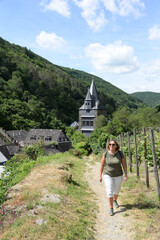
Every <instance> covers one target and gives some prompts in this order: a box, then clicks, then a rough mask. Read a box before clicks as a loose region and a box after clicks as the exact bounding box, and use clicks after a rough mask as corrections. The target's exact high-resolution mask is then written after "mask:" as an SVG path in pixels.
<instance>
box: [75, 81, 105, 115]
mask: <svg viewBox="0 0 160 240" xmlns="http://www.w3.org/2000/svg"><path fill="white" fill-rule="evenodd" d="M85 101H92V109H94V110H98V109H100V110H106V108H105V107H104V106H103V104H102V103H101V102H100V101H99V100H98V92H97V89H96V86H95V83H94V80H92V83H91V86H90V88H89V89H88V92H87V95H86V98H85ZM79 109H80V110H85V109H86V106H85V103H84V104H83V105H82V106H81V107H80V108H79Z"/></svg>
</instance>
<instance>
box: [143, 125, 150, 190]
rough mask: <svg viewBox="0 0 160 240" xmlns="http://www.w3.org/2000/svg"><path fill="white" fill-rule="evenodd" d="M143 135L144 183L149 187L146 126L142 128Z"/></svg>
mask: <svg viewBox="0 0 160 240" xmlns="http://www.w3.org/2000/svg"><path fill="white" fill-rule="evenodd" d="M143 137H144V159H145V172H146V185H147V187H148V188H149V172H148V164H147V140H146V128H145V127H144V128H143Z"/></svg>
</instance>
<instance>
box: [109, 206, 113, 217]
mask: <svg viewBox="0 0 160 240" xmlns="http://www.w3.org/2000/svg"><path fill="white" fill-rule="evenodd" d="M109 215H110V216H113V215H114V212H113V208H110V210H109Z"/></svg>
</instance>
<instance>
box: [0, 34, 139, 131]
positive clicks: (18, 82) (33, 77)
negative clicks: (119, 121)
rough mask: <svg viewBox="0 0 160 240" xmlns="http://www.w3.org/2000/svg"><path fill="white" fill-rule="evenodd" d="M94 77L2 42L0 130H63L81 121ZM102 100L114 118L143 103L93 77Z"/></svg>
mask: <svg viewBox="0 0 160 240" xmlns="http://www.w3.org/2000/svg"><path fill="white" fill-rule="evenodd" d="M92 77H93V75H91V74H88V73H85V72H82V71H78V70H74V69H69V68H65V67H61V66H57V65H55V64H52V63H50V62H49V61H47V60H46V59H44V58H42V57H40V56H38V55H36V54H35V53H33V52H32V51H30V50H28V49H27V48H25V47H20V46H18V45H15V44H10V43H9V42H7V41H5V40H4V39H2V38H0V106H1V107H0V116H1V117H0V126H1V127H4V128H5V129H6V130H9V129H30V128H33V127H37V128H62V127H64V125H69V124H70V123H72V122H73V121H75V120H78V109H79V107H80V106H81V105H82V104H83V102H84V98H85V96H86V94H87V89H88V87H89V86H90V83H91V81H92ZM94 80H95V84H96V87H97V90H98V92H99V95H100V100H101V101H102V102H103V104H104V105H105V106H106V108H107V112H108V113H109V114H112V113H113V112H114V111H115V110H116V109H117V107H118V106H122V105H123V106H128V107H130V108H138V107H139V106H142V105H143V104H142V102H141V101H140V100H138V99H137V98H134V97H132V96H130V95H129V94H127V93H125V92H124V91H122V90H120V89H119V88H117V87H115V86H113V85H112V84H110V83H109V82H107V81H105V80H103V79H101V78H98V77H96V76H94Z"/></svg>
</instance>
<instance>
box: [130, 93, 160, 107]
mask: <svg viewBox="0 0 160 240" xmlns="http://www.w3.org/2000/svg"><path fill="white" fill-rule="evenodd" d="M131 96H133V97H137V98H138V99H139V100H141V101H142V102H144V103H146V104H148V105H150V106H152V107H156V106H159V105H160V93H157V92H135V93H132V94H131Z"/></svg>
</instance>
